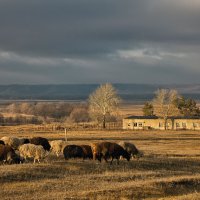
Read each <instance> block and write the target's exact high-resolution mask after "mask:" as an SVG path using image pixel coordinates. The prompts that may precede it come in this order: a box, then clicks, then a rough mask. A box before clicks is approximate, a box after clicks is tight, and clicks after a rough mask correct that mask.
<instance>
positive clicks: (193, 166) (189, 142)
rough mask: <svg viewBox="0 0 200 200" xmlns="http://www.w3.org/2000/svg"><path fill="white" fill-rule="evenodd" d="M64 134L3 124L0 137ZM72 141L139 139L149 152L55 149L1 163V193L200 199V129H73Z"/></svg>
mask: <svg viewBox="0 0 200 200" xmlns="http://www.w3.org/2000/svg"><path fill="white" fill-rule="evenodd" d="M4 135H13V136H17V137H32V136H42V137H46V138H48V139H49V140H51V139H63V138H64V133H63V132H62V131H61V132H59V131H57V132H50V131H43V132H42V131H33V130H32V127H31V126H17V127H0V137H2V136H4ZM67 136H68V143H69V144H90V143H92V142H97V141H114V142H118V141H121V140H125V141H130V142H133V143H134V144H135V145H136V146H137V147H138V149H139V150H142V151H143V153H144V157H142V158H140V159H139V160H131V161H130V162H127V161H126V160H120V164H119V165H117V164H116V161H114V162H113V165H110V164H108V163H105V162H104V161H103V162H102V163H99V162H98V161H92V160H85V161H83V160H82V159H75V160H74V159H71V160H68V161H65V160H64V157H63V156H62V155H61V156H60V157H59V158H57V157H56V156H55V155H54V154H52V153H51V154H50V155H49V156H48V157H47V158H46V159H45V160H44V161H42V162H41V163H40V164H33V163H32V161H30V162H28V163H24V164H20V165H0V185H1V189H0V199H2V200H3V199H63V200H64V199H99V200H100V199H121V200H128V199H151V200H155V199H163V200H172V199H177V200H186V199H193V200H194V199H199V196H200V133H199V132H197V131H166V132H162V131H160V132H159V131H114V130H112V131H103V130H98V131H89V130H87V131H86V130H85V131H84V130H83V131H69V132H68V134H67Z"/></svg>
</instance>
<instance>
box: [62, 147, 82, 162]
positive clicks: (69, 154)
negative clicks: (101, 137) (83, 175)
mask: <svg viewBox="0 0 200 200" xmlns="http://www.w3.org/2000/svg"><path fill="white" fill-rule="evenodd" d="M63 154H64V157H65V160H68V159H69V158H84V152H83V149H82V147H80V146H78V145H67V146H66V147H65V148H64V149H63Z"/></svg>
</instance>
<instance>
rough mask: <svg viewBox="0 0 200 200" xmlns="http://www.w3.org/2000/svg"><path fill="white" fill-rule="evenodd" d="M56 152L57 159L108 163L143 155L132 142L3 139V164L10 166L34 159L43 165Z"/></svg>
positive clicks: (0, 151) (0, 156) (0, 153)
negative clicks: (80, 159)
mask: <svg viewBox="0 0 200 200" xmlns="http://www.w3.org/2000/svg"><path fill="white" fill-rule="evenodd" d="M50 152H54V153H55V154H56V155H57V156H59V155H60V154H62V153H63V155H64V158H65V159H66V160H68V159H70V158H82V159H94V160H96V159H97V160H99V161H100V162H101V160H102V158H103V159H104V160H105V161H106V162H108V159H111V161H110V164H112V161H113V159H117V163H118V164H119V159H120V158H121V157H122V158H125V159H127V160H128V161H129V160H130V159H131V157H135V158H139V157H141V156H142V153H141V152H140V151H139V150H138V149H137V148H136V147H135V145H134V144H132V143H129V142H124V141H123V142H119V143H118V144H117V143H114V142H99V143H93V144H91V145H75V144H74V145H69V144H68V143H67V142H66V141H63V140H53V141H48V140H47V139H46V138H43V137H33V138H30V139H27V138H17V137H8V136H5V137H2V138H1V139H0V162H1V163H8V164H19V163H23V162H25V161H27V159H30V158H31V159H33V160H34V163H35V162H36V161H38V162H40V160H41V159H44V158H45V157H47V156H48V155H49V153H50Z"/></svg>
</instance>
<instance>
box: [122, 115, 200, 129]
mask: <svg viewBox="0 0 200 200" xmlns="http://www.w3.org/2000/svg"><path fill="white" fill-rule="evenodd" d="M123 129H131V130H150V129H156V130H165V121H164V119H162V118H159V117H157V116H129V117H126V118H124V119H123ZM166 129H167V130H200V117H196V116H188V117H183V116H176V117H169V118H168V119H167V122H166Z"/></svg>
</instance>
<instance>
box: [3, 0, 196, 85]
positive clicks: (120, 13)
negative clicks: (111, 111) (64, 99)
mask: <svg viewBox="0 0 200 200" xmlns="http://www.w3.org/2000/svg"><path fill="white" fill-rule="evenodd" d="M199 77H200V1H199V0H190V1H188V0H123V1H122V0H101V1H99V0H67V1H66V0H56V1H55V0H30V1H27V0H17V1H13V0H0V84H13V83H18V84H21V83H25V84H48V83H56V84H59V83H102V82H113V83H152V84H154V83H200V81H199Z"/></svg>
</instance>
